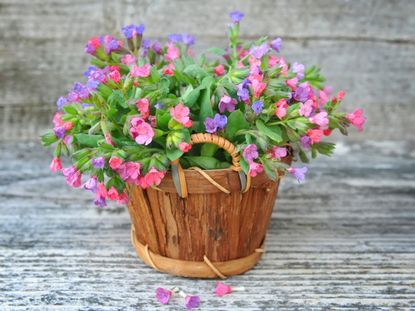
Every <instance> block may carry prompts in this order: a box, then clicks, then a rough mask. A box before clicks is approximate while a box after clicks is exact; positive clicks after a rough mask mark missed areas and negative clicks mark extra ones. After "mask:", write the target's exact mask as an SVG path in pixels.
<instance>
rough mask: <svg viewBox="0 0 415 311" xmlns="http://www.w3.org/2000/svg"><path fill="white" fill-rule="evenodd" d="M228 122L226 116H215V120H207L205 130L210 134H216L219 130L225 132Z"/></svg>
mask: <svg viewBox="0 0 415 311" xmlns="http://www.w3.org/2000/svg"><path fill="white" fill-rule="evenodd" d="M227 122H228V118H227V117H226V116H225V115H221V114H219V113H217V114H215V116H214V117H213V118H209V117H208V118H206V119H205V128H206V132H208V133H216V132H217V131H219V130H223V129H224V128H225V126H226V123H227Z"/></svg>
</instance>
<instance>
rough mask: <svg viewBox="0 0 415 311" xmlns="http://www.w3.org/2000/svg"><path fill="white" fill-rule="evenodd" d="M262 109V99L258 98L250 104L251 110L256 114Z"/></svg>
mask: <svg viewBox="0 0 415 311" xmlns="http://www.w3.org/2000/svg"><path fill="white" fill-rule="evenodd" d="M262 109H264V103H263V102H262V101H260V100H258V101H256V102H255V103H253V104H252V110H253V111H254V112H255V113H256V114H260V113H261V112H262Z"/></svg>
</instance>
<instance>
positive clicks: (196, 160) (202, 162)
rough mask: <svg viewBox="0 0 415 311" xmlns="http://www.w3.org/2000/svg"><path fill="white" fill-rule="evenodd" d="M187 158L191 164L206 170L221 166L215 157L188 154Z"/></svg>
mask: <svg viewBox="0 0 415 311" xmlns="http://www.w3.org/2000/svg"><path fill="white" fill-rule="evenodd" d="M185 159H186V160H187V161H188V162H189V164H190V166H197V167H200V168H203V169H205V170H213V169H217V168H219V167H220V162H219V160H218V159H216V158H214V157H204V156H186V157H185Z"/></svg>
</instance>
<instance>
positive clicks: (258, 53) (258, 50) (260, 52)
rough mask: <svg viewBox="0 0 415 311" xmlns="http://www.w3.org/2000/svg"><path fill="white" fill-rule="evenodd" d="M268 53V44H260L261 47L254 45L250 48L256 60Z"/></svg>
mask: <svg viewBox="0 0 415 311" xmlns="http://www.w3.org/2000/svg"><path fill="white" fill-rule="evenodd" d="M268 51H269V45H268V43H266V42H265V43H262V44H261V45H254V46H252V47H251V49H250V52H251V54H252V56H253V57H255V58H256V59H261V58H262V57H263V56H264V55H265V54H267V53H268Z"/></svg>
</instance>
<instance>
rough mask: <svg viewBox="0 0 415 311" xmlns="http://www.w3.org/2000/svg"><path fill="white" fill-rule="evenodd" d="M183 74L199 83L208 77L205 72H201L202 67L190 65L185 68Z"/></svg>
mask: <svg viewBox="0 0 415 311" xmlns="http://www.w3.org/2000/svg"><path fill="white" fill-rule="evenodd" d="M183 73H185V74H186V75H189V76H191V77H194V78H196V79H198V80H199V81H200V80H202V79H203V78H204V77H206V76H207V75H208V73H207V72H206V71H205V70H203V69H202V67H200V66H199V65H198V64H192V65H189V66H187V67H186V68H185V69H184V70H183Z"/></svg>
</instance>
